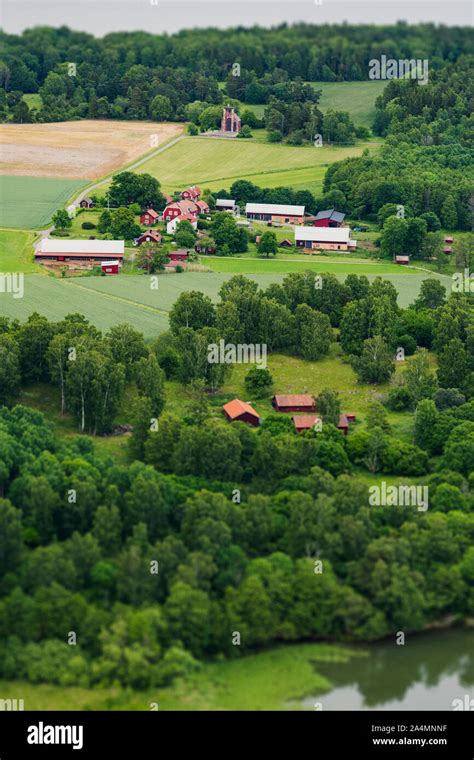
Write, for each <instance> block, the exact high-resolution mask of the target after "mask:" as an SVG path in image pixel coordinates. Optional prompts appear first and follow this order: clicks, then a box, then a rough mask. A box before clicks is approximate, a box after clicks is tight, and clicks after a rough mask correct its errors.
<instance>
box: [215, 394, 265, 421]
mask: <svg viewBox="0 0 474 760" xmlns="http://www.w3.org/2000/svg"><path fill="white" fill-rule="evenodd" d="M222 409H223V412H224V414H225V416H226V417H227V419H228V420H229V422H235V421H236V420H240V421H241V422H247V423H248V424H249V425H253V427H258V425H260V423H261V419H260V417H259V416H258V414H257V412H256V411H255V409H252V407H251V406H250V404H246V403H245V401H241V400H240V399H238V398H234V400H233V401H229V403H228V404H224V406H223V407H222Z"/></svg>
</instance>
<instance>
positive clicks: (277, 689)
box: [0, 643, 364, 711]
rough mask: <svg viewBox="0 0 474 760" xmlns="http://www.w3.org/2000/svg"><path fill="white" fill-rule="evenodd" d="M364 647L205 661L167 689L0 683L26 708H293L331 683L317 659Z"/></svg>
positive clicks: (319, 647) (343, 658)
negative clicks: (82, 687)
mask: <svg viewBox="0 0 474 760" xmlns="http://www.w3.org/2000/svg"><path fill="white" fill-rule="evenodd" d="M352 656H364V652H363V650H360V649H357V650H354V649H350V648H348V647H341V646H339V645H334V644H319V643H318V644H295V645H292V646H286V647H277V648H275V649H270V650H268V651H263V652H260V653H258V654H252V655H246V656H244V657H238V658H236V659H234V660H230V661H225V660H224V661H222V662H217V663H211V664H204V665H203V666H202V668H201V669H200V670H199V671H198V672H197V673H195V674H193V675H191V676H189V677H188V678H186V680H179V681H177V682H176V683H175V684H174V685H173V686H171V687H169V688H166V689H160V688H157V689H152V690H149V691H146V692H135V691H132V690H131V689H119V688H108V689H80V688H61V687H59V686H51V685H47V684H40V685H32V684H30V683H25V682H23V681H13V682H7V681H1V682H0V693H1V695H2V699H9V698H11V699H14V698H17V699H19V698H22V699H24V702H25V710H150V709H151V705H152V703H155V704H157V705H158V710H159V711H162V710H285V709H286V710H292V709H303V708H302V707H301V699H302V698H303V697H305V696H310V695H317V694H323V693H324V692H325V691H328V690H329V688H330V686H331V685H330V683H329V681H328V680H327V679H326V678H325V677H323V676H322V675H320V674H319V673H318V672H317V668H318V663H326V662H340V663H341V664H342V663H345V662H347V660H348V659H349V658H350V657H352Z"/></svg>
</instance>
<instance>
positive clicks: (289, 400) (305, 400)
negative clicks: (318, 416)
mask: <svg viewBox="0 0 474 760" xmlns="http://www.w3.org/2000/svg"><path fill="white" fill-rule="evenodd" d="M274 398H275V403H276V405H277V406H314V398H313V397H312V396H310V395H309V394H307V393H301V394H288V395H285V394H283V395H279V396H275V397H274Z"/></svg>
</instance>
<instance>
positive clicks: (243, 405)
mask: <svg viewBox="0 0 474 760" xmlns="http://www.w3.org/2000/svg"><path fill="white" fill-rule="evenodd" d="M272 407H273V408H274V410H275V411H276V412H283V413H286V414H291V415H292V416H291V421H292V423H293V426H294V429H295V430H296V432H297V433H302V432H303V431H305V430H320V429H321V425H322V419H321V417H319V416H318V414H317V413H316V412H317V405H316V400H315V398H314V397H313V396H311V395H310V394H307V393H302V394H281V395H276V396H273V398H272ZM222 411H223V413H224V416H225V417H226V418H227V420H228V421H229V422H237V421H239V422H246V423H247V424H248V425H252V427H258V426H259V425H261V424H262V418H261V417H260V415H259V414H258V412H256V411H255V409H254V408H253V407H252V406H251V405H250V404H249V403H247V402H246V401H241V400H240V399H238V398H234V399H233V400H232V401H229V402H228V403H227V404H224V406H223V407H222ZM355 419H356V416H355V414H352V413H346V414H341V415H340V416H339V422H338V425H337V427H338V429H339V430H340V431H341V432H342V433H343V434H344V435H347V433H348V432H349V424H350V423H351V422H355Z"/></svg>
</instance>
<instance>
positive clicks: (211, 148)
mask: <svg viewBox="0 0 474 760" xmlns="http://www.w3.org/2000/svg"><path fill="white" fill-rule="evenodd" d="M378 145H379V143H378V142H376V141H368V142H361V143H359V144H357V145H352V146H348V147H341V146H339V147H337V146H331V147H325V146H323V147H320V148H316V147H314V146H311V147H292V146H289V145H272V144H270V143H262V142H258V141H255V140H223V139H215V138H210V137H188V138H186V139H184V140H181V141H180V142H179V143H177V144H176V145H173V146H171V147H170V148H169V149H168V150H166V151H164V152H163V153H161V154H160V155H158V156H155V157H154V158H151V159H150V160H149V161H146V162H145V163H144V164H142V165H141V166H140V167H139V172H140V173H142V172H147V173H148V174H152V175H153V176H154V177H157V179H159V180H160V182H161V184H162V187H163V189H164V190H165V191H166V192H172V191H174V190H178V189H181V188H183V187H185V186H186V185H189V184H198V185H199V186H200V187H209V188H213V189H214V190H219V189H228V188H230V186H231V185H232V183H233V182H235V181H236V180H237V179H246V180H249V181H250V182H254V183H255V184H257V185H260V186H261V187H278V186H282V185H285V186H289V187H294V188H297V189H303V188H305V189H308V190H311V191H312V192H315V193H317V194H320V193H321V191H322V182H323V179H324V174H325V172H326V169H327V167H328V166H329V165H330V164H332V163H334V161H341V160H342V159H344V158H348V157H349V156H358V155H360V154H361V153H362V151H363V150H364V149H365V148H369V149H372V150H375V149H376V148H377V146H378Z"/></svg>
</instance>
